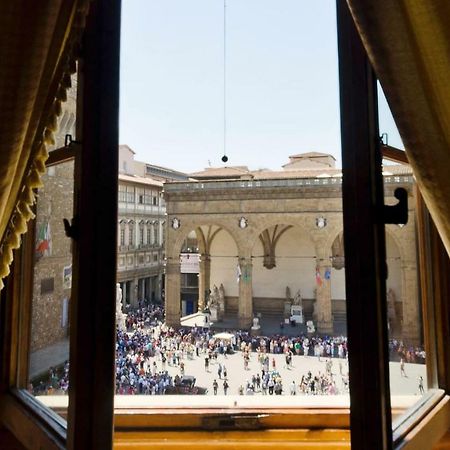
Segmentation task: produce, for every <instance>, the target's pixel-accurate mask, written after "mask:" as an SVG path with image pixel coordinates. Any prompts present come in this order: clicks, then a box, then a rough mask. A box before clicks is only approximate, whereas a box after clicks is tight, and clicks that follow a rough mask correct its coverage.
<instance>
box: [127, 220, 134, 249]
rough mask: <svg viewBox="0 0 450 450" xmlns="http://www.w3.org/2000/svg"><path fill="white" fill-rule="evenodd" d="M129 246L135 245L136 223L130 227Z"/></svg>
mask: <svg viewBox="0 0 450 450" xmlns="http://www.w3.org/2000/svg"><path fill="white" fill-rule="evenodd" d="M128 245H130V246H133V245H134V223H130V224H129V225H128Z"/></svg>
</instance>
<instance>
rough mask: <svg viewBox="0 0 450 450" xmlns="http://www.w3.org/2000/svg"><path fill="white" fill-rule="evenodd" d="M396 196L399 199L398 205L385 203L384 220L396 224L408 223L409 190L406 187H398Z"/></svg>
mask: <svg viewBox="0 0 450 450" xmlns="http://www.w3.org/2000/svg"><path fill="white" fill-rule="evenodd" d="M394 197H395V198H396V199H397V200H398V203H397V204H396V205H392V206H389V205H384V207H383V222H384V223H392V224H396V225H406V224H407V223H408V192H407V191H406V189H405V188H397V189H396V190H395V191H394Z"/></svg>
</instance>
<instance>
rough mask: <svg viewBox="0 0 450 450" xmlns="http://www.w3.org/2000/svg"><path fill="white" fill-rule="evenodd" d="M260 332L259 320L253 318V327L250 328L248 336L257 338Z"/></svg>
mask: <svg viewBox="0 0 450 450" xmlns="http://www.w3.org/2000/svg"><path fill="white" fill-rule="evenodd" d="M260 331H261V325H260V324H259V318H258V317H253V325H252V327H251V328H250V334H251V335H252V336H258V335H259V334H260Z"/></svg>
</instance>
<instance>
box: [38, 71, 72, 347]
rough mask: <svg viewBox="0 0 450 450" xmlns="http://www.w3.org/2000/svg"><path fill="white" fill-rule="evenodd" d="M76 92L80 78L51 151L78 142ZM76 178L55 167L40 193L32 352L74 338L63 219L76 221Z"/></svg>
mask: <svg viewBox="0 0 450 450" xmlns="http://www.w3.org/2000/svg"><path fill="white" fill-rule="evenodd" d="M76 88H77V82H76V77H72V87H71V88H70V89H69V90H68V91H67V101H66V102H64V103H63V105H62V108H63V113H62V114H61V116H60V118H59V122H58V133H56V135H55V141H56V142H55V144H54V145H53V146H52V148H50V151H52V150H55V149H58V148H61V147H63V146H64V143H65V142H64V141H65V136H66V134H70V135H72V136H73V137H74V136H75V117H76ZM73 177H74V163H73V161H68V162H64V163H61V164H56V165H54V166H50V167H48V169H47V173H46V174H45V175H44V176H43V177H42V181H43V186H42V187H41V188H39V190H38V201H37V203H36V238H35V259H34V274H33V275H34V276H33V300H32V302H33V303H32V319H31V338H30V349H31V352H34V351H36V350H38V349H41V348H43V347H47V346H48V345H50V344H53V343H55V342H57V341H59V340H61V339H65V338H67V336H68V332H69V328H68V324H69V303H70V290H71V282H72V253H71V245H70V239H69V238H67V237H66V235H65V232H64V226H63V218H67V219H69V220H70V219H71V218H72V217H73V186H74V183H73V180H74V178H73Z"/></svg>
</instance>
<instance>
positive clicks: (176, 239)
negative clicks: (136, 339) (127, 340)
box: [164, 153, 421, 342]
mask: <svg viewBox="0 0 450 450" xmlns="http://www.w3.org/2000/svg"><path fill="white" fill-rule="evenodd" d="M283 169H284V170H283V171H280V172H272V171H256V172H251V171H249V170H248V169H247V168H245V167H239V168H237V169H236V168H222V169H214V168H208V169H207V170H205V171H203V172H199V173H196V174H191V176H192V177H193V178H196V179H197V181H189V182H172V183H166V184H165V185H164V197H165V199H166V207H167V225H166V228H167V232H166V233H167V239H166V257H167V266H166V299H165V303H166V319H167V321H168V323H169V324H171V325H177V324H179V320H180V314H181V305H182V304H181V301H180V252H181V250H182V247H183V242H184V241H185V239H186V238H187V237H188V236H189V235H190V234H192V232H193V231H194V232H195V234H196V237H197V242H198V248H199V253H200V264H199V266H200V271H199V290H198V304H197V308H198V309H201V308H203V307H204V306H205V302H206V297H207V295H208V292H209V291H210V290H211V289H213V287H214V286H217V287H219V286H220V285H223V287H224V291H225V300H226V310H227V311H226V312H227V313H228V314H234V315H237V317H238V323H239V326H240V327H242V328H249V327H250V325H251V323H252V319H253V317H254V316H255V315H260V316H261V317H262V320H264V317H265V316H268V315H272V316H273V315H276V314H278V315H279V317H280V318H282V317H283V310H284V305H285V302H286V300H287V298H292V297H294V295H295V294H297V293H299V294H300V296H301V298H302V304H303V307H304V311H305V316H306V319H312V320H313V321H314V322H315V324H316V326H317V329H318V331H319V332H321V333H337V332H345V314H346V303H345V298H346V296H345V255H344V250H343V222H342V192H341V184H342V174H341V171H340V170H339V169H336V168H334V158H333V157H332V156H330V155H325V154H321V153H306V154H302V155H294V156H291V157H290V163H288V164H287V165H286V166H284V168H283ZM384 182H385V195H386V203H391V204H393V203H396V200H395V198H394V195H393V193H394V190H395V189H396V188H397V187H403V188H405V189H406V190H407V192H408V198H409V220H408V224H407V225H406V226H403V227H400V226H397V225H388V226H387V227H386V248H387V263H388V274H389V277H388V280H387V289H388V299H389V305H388V310H389V321H390V329H391V334H392V335H393V336H397V337H401V338H404V339H406V340H408V342H419V341H420V339H421V333H420V309H419V299H418V280H417V261H416V237H415V232H416V229H415V213H414V209H415V190H414V182H413V177H412V173H411V170H410V168H409V167H408V166H400V165H395V166H394V165H393V166H387V167H385V176H384ZM361 301H364V299H361Z"/></svg>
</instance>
